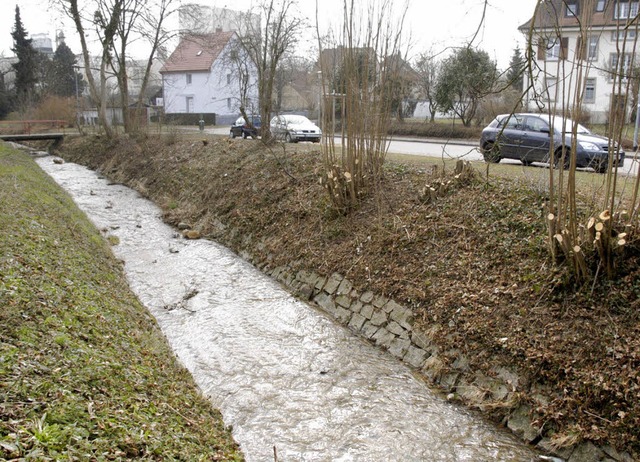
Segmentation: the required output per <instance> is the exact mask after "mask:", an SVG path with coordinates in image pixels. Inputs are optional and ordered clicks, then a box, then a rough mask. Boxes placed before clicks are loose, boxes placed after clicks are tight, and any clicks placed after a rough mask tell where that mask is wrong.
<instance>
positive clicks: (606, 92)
mask: <svg viewBox="0 0 640 462" xmlns="http://www.w3.org/2000/svg"><path fill="white" fill-rule="evenodd" d="M562 34H563V36H564V37H567V38H568V39H569V43H568V53H567V59H565V60H544V61H542V60H540V61H538V62H537V64H538V66H539V68H540V71H539V72H538V74H537V75H535V76H534V82H535V88H536V90H535V93H537V94H538V95H540V94H541V93H543V90H544V88H545V81H546V80H548V79H550V78H551V79H554V78H555V79H556V80H557V88H556V92H555V97H554V98H551V99H552V100H551V101H549V100H547V98H546V95H545V96H542V97H541V98H540V97H539V99H538V101H537V103H539V104H540V103H541V104H542V105H543V108H542V110H545V111H549V110H553V109H554V106H555V108H557V110H560V109H561V108H562V106H563V101H565V103H564V105H565V107H566V108H570V107H571V105H572V103H573V101H574V100H575V96H576V86H577V83H576V80H577V78H578V74H579V71H581V72H582V73H583V82H582V85H583V86H584V82H585V81H586V79H587V78H590V79H591V78H593V79H595V82H596V85H595V100H594V102H583V104H582V107H583V109H585V110H587V111H589V112H590V114H591V122H592V123H604V122H606V120H607V119H608V117H609V109H610V107H611V101H612V96H613V95H615V94H622V95H624V94H625V93H626V91H627V89H626V82H623V85H622V91H621V92H619V91H618V87H617V83H616V87H615V88H614V82H613V80H612V76H611V75H610V74H609V73H608V72H607V71H608V70H609V69H610V60H611V54H615V53H616V43H615V41H614V40H612V31H611V30H596V31H593V34H592V35H594V36H598V48H597V55H596V58H595V59H592V60H577V59H576V56H575V52H576V47H577V44H578V36H577V32H568V31H563V32H562ZM619 46H620V48H622V43H620V45H619ZM631 47H632V45H629V44H627V49H631ZM637 64H638V61H637V60H636V65H637ZM527 79H528V75H525V85H526V84H527ZM550 91H551V88H550ZM554 100H555V101H554ZM630 102H631V98H629V103H630ZM526 104H527V109H528V110H531V111H537V110H539V109H540V107H539V104H536V101H534V92H532V91H531V92H529V94H528V95H527V98H526ZM630 111H631V107H630V106H629V104H628V105H627V108H626V112H625V113H626V115H627V116H629V113H630Z"/></svg>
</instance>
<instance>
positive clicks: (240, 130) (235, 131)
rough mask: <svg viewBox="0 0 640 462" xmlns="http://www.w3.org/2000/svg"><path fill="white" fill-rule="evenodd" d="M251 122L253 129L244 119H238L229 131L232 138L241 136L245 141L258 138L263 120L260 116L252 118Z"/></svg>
mask: <svg viewBox="0 0 640 462" xmlns="http://www.w3.org/2000/svg"><path fill="white" fill-rule="evenodd" d="M250 120H251V122H252V123H253V127H252V126H250V125H249V124H248V123H247V122H246V120H244V117H242V116H240V117H238V119H237V120H236V121H235V122H234V123H233V125H231V129H230V130H229V136H230V137H231V138H235V137H237V136H241V137H242V138H244V139H247V138H249V137H250V138H257V137H258V132H259V131H260V126H261V125H262V124H261V119H260V116H253V117H250Z"/></svg>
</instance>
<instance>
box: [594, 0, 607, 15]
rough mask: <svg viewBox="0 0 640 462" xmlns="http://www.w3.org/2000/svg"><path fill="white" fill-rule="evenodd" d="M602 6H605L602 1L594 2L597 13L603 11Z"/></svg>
mask: <svg viewBox="0 0 640 462" xmlns="http://www.w3.org/2000/svg"><path fill="white" fill-rule="evenodd" d="M604 4H605V1H604V0H598V1H597V2H596V11H597V12H599V13H600V12H602V11H604Z"/></svg>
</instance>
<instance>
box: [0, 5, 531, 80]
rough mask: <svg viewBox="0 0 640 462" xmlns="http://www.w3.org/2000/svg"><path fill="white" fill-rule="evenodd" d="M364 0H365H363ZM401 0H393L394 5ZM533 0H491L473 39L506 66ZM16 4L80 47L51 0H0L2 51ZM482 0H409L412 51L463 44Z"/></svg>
mask: <svg viewBox="0 0 640 462" xmlns="http://www.w3.org/2000/svg"><path fill="white" fill-rule="evenodd" d="M362 1H363V2H366V1H367V0H362ZM183 2H184V3H203V4H208V5H213V6H219V7H228V8H231V9H236V10H242V11H245V10H247V9H248V8H249V7H250V6H251V4H252V2H253V3H254V4H255V2H256V0H234V1H229V0H209V1H205V0H192V1H188V0H183ZM403 2H404V0H396V3H397V4H398V5H401V4H403ZM536 2H537V0H489V6H488V9H487V13H486V18H485V22H484V24H483V25H482V27H481V29H480V32H479V35H478V39H477V40H476V42H474V43H476V44H477V45H478V46H479V47H480V48H482V49H483V50H485V51H486V52H487V53H489V55H490V56H491V58H492V59H495V60H496V61H497V62H498V66H499V67H500V68H505V67H507V65H508V63H509V59H510V57H511V55H512V54H513V49H514V48H515V47H516V45H518V44H520V48H521V49H522V48H523V47H524V39H523V36H522V34H520V32H519V31H518V26H520V25H521V24H523V23H525V22H526V21H527V20H528V19H529V18H530V17H531V15H532V14H533V10H534V8H535V4H536ZM16 5H18V6H19V7H20V13H21V16H22V21H23V24H24V25H25V27H26V29H27V32H28V33H29V34H30V35H33V34H38V33H46V34H48V35H49V36H50V37H51V39H52V40H53V39H54V35H55V31H56V30H60V29H62V30H63V31H64V33H65V35H66V36H67V45H69V47H70V48H71V49H72V50H73V52H74V53H79V52H80V49H79V45H78V42H77V38H76V34H75V33H74V32H73V29H72V28H71V27H70V22H69V20H67V19H66V18H64V17H62V16H61V15H60V14H59V13H57V12H56V11H55V9H53V8H51V7H50V5H49V0H0V53H2V54H4V56H11V55H13V53H12V52H11V47H12V40H11V35H10V34H11V30H12V29H13V25H14V17H15V6H16ZM320 5H321V6H320V19H321V24H326V23H327V22H328V21H330V20H332V18H333V19H335V18H339V17H340V12H341V5H342V0H320ZM483 6H484V0H409V14H408V19H407V27H406V28H405V31H404V32H408V31H410V32H411V37H412V41H413V43H414V45H413V47H412V48H411V53H412V54H414V55H415V54H419V53H420V52H423V51H427V50H429V49H431V50H432V51H434V52H438V51H441V50H445V49H447V48H449V47H455V46H460V45H463V44H465V43H466V42H468V41H469V40H470V38H471V37H472V36H473V35H474V33H475V31H476V29H477V28H478V25H479V24H480V20H481V18H482V10H483ZM299 8H300V11H301V13H302V15H303V16H304V17H307V18H308V19H309V21H310V23H312V24H315V1H314V0H299Z"/></svg>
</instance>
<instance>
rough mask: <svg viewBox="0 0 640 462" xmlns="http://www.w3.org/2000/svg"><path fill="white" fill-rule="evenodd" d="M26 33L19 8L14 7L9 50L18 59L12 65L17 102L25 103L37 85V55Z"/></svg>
mask: <svg viewBox="0 0 640 462" xmlns="http://www.w3.org/2000/svg"><path fill="white" fill-rule="evenodd" d="M27 35H28V34H27V31H26V30H25V28H24V25H23V24H22V19H21V18H20V7H18V5H16V17H15V24H14V26H13V31H11V37H12V38H13V48H12V49H11V50H12V51H13V52H14V53H15V54H16V57H17V58H18V62H16V63H15V64H12V66H13V69H14V71H15V73H16V80H15V87H16V94H17V97H18V101H19V102H20V103H26V102H28V101H29V100H30V98H31V97H32V96H33V93H34V90H35V86H36V83H37V66H38V63H37V54H36V50H35V49H34V48H33V44H32V40H31V39H29V38H27Z"/></svg>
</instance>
